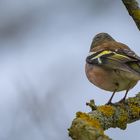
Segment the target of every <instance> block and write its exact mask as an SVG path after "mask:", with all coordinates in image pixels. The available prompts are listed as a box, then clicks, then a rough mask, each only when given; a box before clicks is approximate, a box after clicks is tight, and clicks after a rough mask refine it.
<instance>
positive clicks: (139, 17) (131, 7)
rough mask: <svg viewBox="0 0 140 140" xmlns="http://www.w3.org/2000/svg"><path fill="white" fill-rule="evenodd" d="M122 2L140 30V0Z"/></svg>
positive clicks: (123, 0) (124, 0)
mask: <svg viewBox="0 0 140 140" xmlns="http://www.w3.org/2000/svg"><path fill="white" fill-rule="evenodd" d="M122 2H123V4H124V5H125V7H126V9H127V11H128V13H129V15H130V16H131V17H132V18H133V20H134V22H135V23H136V25H137V27H138V29H139V30H140V8H139V5H138V2H137V1H136V0H122Z"/></svg>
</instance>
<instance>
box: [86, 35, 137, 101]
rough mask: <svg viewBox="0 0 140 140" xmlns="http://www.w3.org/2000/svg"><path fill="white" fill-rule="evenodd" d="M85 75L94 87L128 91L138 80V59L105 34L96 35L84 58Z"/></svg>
mask: <svg viewBox="0 0 140 140" xmlns="http://www.w3.org/2000/svg"><path fill="white" fill-rule="evenodd" d="M85 71H86V75H87V78H88V80H89V81H90V82H91V83H93V84H94V85H95V86H97V87H99V88H101V89H104V90H107V91H111V92H113V94H112V96H111V98H110V99H109V101H108V103H107V104H111V101H112V98H113V96H114V94H115V92H118V91H123V90H126V93H125V96H124V97H123V98H122V100H120V101H124V100H125V98H126V96H127V93H128V91H129V90H130V89H131V88H133V87H134V86H135V85H136V84H137V82H138V80H140V57H139V56H137V55H136V54H135V53H134V52H133V51H132V50H131V49H130V48H129V47H128V46H127V45H125V44H122V43H120V42H117V41H115V40H114V39H113V38H112V37H111V36H110V35H109V34H107V33H99V34H97V35H96V36H95V37H94V38H93V41H92V44H91V47H90V52H89V55H88V56H87V58H86V67H85Z"/></svg>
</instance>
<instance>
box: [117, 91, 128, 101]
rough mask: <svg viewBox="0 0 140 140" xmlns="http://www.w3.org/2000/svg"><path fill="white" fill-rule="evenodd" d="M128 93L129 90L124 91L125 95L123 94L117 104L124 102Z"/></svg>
mask: <svg viewBox="0 0 140 140" xmlns="http://www.w3.org/2000/svg"><path fill="white" fill-rule="evenodd" d="M128 91H129V89H127V90H126V93H125V95H124V97H123V98H122V99H121V100H120V101H119V102H124V101H125V99H126V96H127V94H128Z"/></svg>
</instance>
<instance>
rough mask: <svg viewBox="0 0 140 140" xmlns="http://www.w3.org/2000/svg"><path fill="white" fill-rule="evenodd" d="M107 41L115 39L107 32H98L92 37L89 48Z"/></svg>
mask: <svg viewBox="0 0 140 140" xmlns="http://www.w3.org/2000/svg"><path fill="white" fill-rule="evenodd" d="M107 41H115V40H114V39H113V38H112V37H111V36H110V35H109V34H108V33H99V34H97V35H95V37H94V38H93V41H92V44H91V47H90V50H91V49H92V48H94V47H97V46H99V45H101V44H102V43H105V42H107Z"/></svg>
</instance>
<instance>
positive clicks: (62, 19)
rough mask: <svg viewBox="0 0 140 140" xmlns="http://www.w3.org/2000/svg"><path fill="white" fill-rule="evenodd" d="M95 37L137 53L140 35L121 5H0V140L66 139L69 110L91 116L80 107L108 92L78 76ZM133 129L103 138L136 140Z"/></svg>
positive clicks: (65, 0) (62, 0) (34, 0)
mask: <svg viewBox="0 0 140 140" xmlns="http://www.w3.org/2000/svg"><path fill="white" fill-rule="evenodd" d="M139 2H140V0H139ZM99 32H107V33H109V34H111V35H112V36H113V37H114V38H115V39H116V40H118V41H120V42H123V43H125V44H127V45H128V46H130V47H131V48H132V49H133V50H134V51H136V52H137V54H139V55H140V48H139V44H140V39H139V36H140V33H139V31H138V29H137V28H136V26H135V23H134V22H133V20H132V19H131V17H130V16H129V15H128V13H127V11H126V9H125V7H124V5H123V4H122V2H121V0H117V1H116V0H12V1H8V0H1V1H0V140H31V139H34V140H46V139H47V140H70V138H69V137H68V133H67V128H69V126H70V124H71V121H72V120H73V118H74V117H75V112H77V111H85V112H88V111H90V109H89V108H88V107H86V106H85V103H86V102H87V101H89V100H90V99H93V98H94V99H95V101H96V104H98V105H99V104H104V103H106V102H107V100H108V99H109V97H110V96H111V93H110V92H107V91H103V90H101V89H99V88H97V87H95V86H93V85H92V84H90V83H89V81H88V80H87V78H86V76H85V72H84V65H85V57H86V56H87V54H88V51H89V47H90V44H91V40H92V38H93V36H94V35H95V34H97V33H99ZM139 87H140V84H137V86H136V87H135V88H133V89H132V90H131V91H130V92H129V95H128V96H129V97H131V96H134V94H135V93H137V92H139V91H140V88H139ZM123 95H124V92H120V93H118V94H116V96H115V98H114V101H118V100H119V99H120V98H121V97H122V96H123ZM139 124H140V122H136V123H133V124H129V125H128V127H127V129H126V130H125V131H122V130H120V129H109V130H108V131H106V134H108V135H109V136H110V137H111V138H113V139H114V140H118V139H121V140H126V139H127V140H131V139H132V138H134V137H135V139H138V138H139V137H140V134H139V129H140V126H139Z"/></svg>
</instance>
